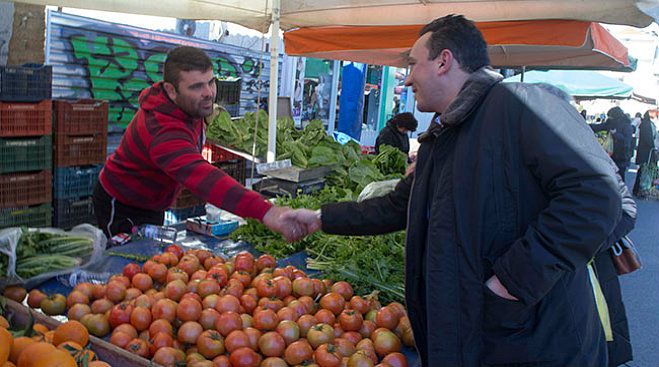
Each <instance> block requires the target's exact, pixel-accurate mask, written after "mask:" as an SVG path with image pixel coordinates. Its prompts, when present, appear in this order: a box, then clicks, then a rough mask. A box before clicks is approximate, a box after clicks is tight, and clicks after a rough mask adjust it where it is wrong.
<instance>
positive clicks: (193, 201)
mask: <svg viewBox="0 0 659 367" xmlns="http://www.w3.org/2000/svg"><path fill="white" fill-rule="evenodd" d="M202 204H206V202H204V201H203V200H202V199H200V198H198V197H196V196H195V195H194V194H193V193H192V192H191V191H190V190H188V189H186V188H184V189H183V190H182V191H181V193H180V194H179V195H178V197H177V198H176V201H174V204H172V208H175V209H182V208H189V207H191V206H199V205H202Z"/></svg>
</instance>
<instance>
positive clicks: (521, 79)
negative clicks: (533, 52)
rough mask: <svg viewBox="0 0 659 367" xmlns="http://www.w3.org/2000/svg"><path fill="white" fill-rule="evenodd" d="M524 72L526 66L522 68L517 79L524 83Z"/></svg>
mask: <svg viewBox="0 0 659 367" xmlns="http://www.w3.org/2000/svg"><path fill="white" fill-rule="evenodd" d="M525 72H526V66H522V75H520V77H519V81H520V82H521V83H524V73H525Z"/></svg>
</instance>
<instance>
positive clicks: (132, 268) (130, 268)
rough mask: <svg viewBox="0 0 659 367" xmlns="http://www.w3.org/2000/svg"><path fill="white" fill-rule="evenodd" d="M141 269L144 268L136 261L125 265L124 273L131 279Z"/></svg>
mask: <svg viewBox="0 0 659 367" xmlns="http://www.w3.org/2000/svg"><path fill="white" fill-rule="evenodd" d="M141 271H142V269H141V268H140V266H139V265H137V264H135V263H130V264H128V265H126V266H124V271H123V274H124V276H125V277H126V278H128V279H129V280H133V276H135V274H137V273H139V272H141Z"/></svg>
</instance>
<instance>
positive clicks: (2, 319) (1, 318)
mask: <svg viewBox="0 0 659 367" xmlns="http://www.w3.org/2000/svg"><path fill="white" fill-rule="evenodd" d="M0 326H2V327H3V328H5V329H9V321H7V319H5V317H4V316H2V315H0Z"/></svg>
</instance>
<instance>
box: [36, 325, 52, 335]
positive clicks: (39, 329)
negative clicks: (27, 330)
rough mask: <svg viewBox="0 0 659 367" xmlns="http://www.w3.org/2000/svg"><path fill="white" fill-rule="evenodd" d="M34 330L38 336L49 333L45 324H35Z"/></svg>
mask: <svg viewBox="0 0 659 367" xmlns="http://www.w3.org/2000/svg"><path fill="white" fill-rule="evenodd" d="M32 330H34V331H35V332H36V333H37V334H41V335H44V334H45V333H47V332H49V331H50V330H48V327H47V326H46V325H44V324H34V326H32Z"/></svg>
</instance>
